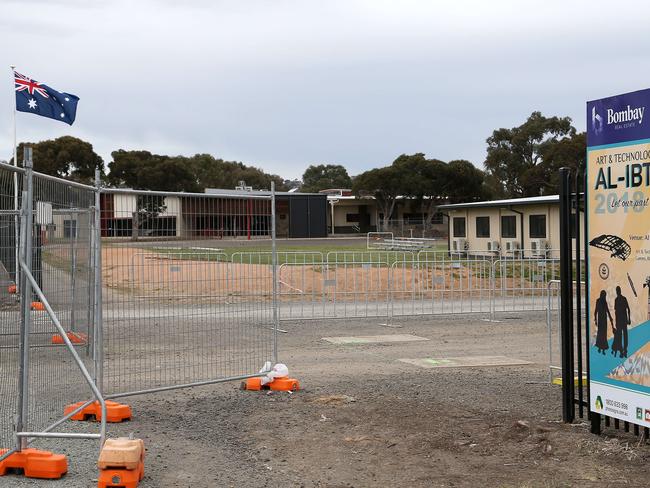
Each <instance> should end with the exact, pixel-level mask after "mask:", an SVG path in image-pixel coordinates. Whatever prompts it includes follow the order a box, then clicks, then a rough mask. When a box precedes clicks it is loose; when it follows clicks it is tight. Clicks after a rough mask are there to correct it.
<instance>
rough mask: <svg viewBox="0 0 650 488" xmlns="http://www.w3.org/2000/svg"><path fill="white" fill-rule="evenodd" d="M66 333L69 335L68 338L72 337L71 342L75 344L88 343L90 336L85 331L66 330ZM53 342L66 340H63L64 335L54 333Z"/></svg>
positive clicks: (59, 342) (57, 342)
mask: <svg viewBox="0 0 650 488" xmlns="http://www.w3.org/2000/svg"><path fill="white" fill-rule="evenodd" d="M66 335H67V336H68V339H70V342H72V343H73V344H87V343H88V336H87V335H86V334H84V333H83V332H72V331H68V332H66ZM52 344H65V342H63V337H61V334H54V335H53V336H52Z"/></svg>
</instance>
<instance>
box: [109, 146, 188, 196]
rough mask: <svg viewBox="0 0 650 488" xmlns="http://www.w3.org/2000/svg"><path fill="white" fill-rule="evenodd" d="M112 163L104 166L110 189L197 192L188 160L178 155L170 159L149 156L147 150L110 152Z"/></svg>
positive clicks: (153, 155)
mask: <svg viewBox="0 0 650 488" xmlns="http://www.w3.org/2000/svg"><path fill="white" fill-rule="evenodd" d="M111 156H113V161H112V162H111V163H110V164H109V165H108V167H109V169H110V173H109V174H108V180H109V182H110V183H111V184H112V185H114V186H119V187H128V188H134V189H137V190H160V191H187V192H192V191H198V190H199V185H198V184H197V182H196V180H195V178H194V175H193V174H192V172H191V171H190V169H189V163H188V159H187V158H184V157H182V156H176V157H173V158H170V157H169V156H160V155H157V154H151V153H150V152H149V151H124V150H123V149H120V150H118V151H113V152H112V153H111Z"/></svg>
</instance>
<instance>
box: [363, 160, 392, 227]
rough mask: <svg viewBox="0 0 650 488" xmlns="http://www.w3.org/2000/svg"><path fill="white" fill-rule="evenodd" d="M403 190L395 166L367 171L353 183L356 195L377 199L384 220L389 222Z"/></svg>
mask: <svg viewBox="0 0 650 488" xmlns="http://www.w3.org/2000/svg"><path fill="white" fill-rule="evenodd" d="M402 188H403V187H402V185H401V181H400V178H399V174H398V170H397V169H396V168H395V167H394V166H386V167H384V168H375V169H371V170H369V171H365V172H364V173H361V174H360V175H358V176H357V177H355V178H354V181H353V183H352V191H353V192H354V193H355V194H356V195H359V196H364V195H368V196H374V197H375V200H376V202H377V205H378V207H379V209H380V210H381V212H382V213H383V215H384V217H383V218H384V220H389V219H390V217H391V215H392V214H393V211H394V210H395V203H396V201H397V197H398V196H399V195H400V194H401V191H402Z"/></svg>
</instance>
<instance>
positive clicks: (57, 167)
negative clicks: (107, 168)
mask: <svg viewBox="0 0 650 488" xmlns="http://www.w3.org/2000/svg"><path fill="white" fill-rule="evenodd" d="M25 145H29V146H31V147H32V159H33V162H34V171H38V172H40V173H45V174H48V175H52V176H58V177H59V178H65V179H69V180H74V181H78V182H81V183H92V182H93V181H94V179H95V169H96V168H97V169H99V170H100V172H101V174H104V161H103V160H102V158H101V157H100V156H99V155H98V154H97V153H96V152H95V151H94V150H93V146H92V144H90V143H89V142H86V141H82V140H81V139H77V138H76V137H72V136H63V137H59V138H57V139H50V140H47V141H41V142H37V143H20V145H19V146H18V161H19V163H20V164H22V161H23V154H24V148H25Z"/></svg>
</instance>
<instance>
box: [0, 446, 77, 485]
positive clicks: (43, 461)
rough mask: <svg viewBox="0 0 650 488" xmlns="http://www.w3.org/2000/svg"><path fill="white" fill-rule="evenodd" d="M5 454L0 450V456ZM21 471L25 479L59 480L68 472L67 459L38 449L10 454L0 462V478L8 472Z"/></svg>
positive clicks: (3, 450) (4, 450)
mask: <svg viewBox="0 0 650 488" xmlns="http://www.w3.org/2000/svg"><path fill="white" fill-rule="evenodd" d="M5 452H7V450H6V449H0V455H2V454H4V453H5ZM13 470H16V471H22V473H23V475H24V476H25V477H26V478H42V479H51V480H55V479H59V478H61V477H62V476H63V475H64V474H66V473H67V472H68V458H66V457H65V456H64V455H62V454H54V453H51V452H49V451H39V450H38V449H24V450H23V451H20V452H15V453H13V454H10V455H9V456H8V457H7V458H6V459H5V460H3V461H0V476H4V475H6V474H7V472H9V471H13Z"/></svg>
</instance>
